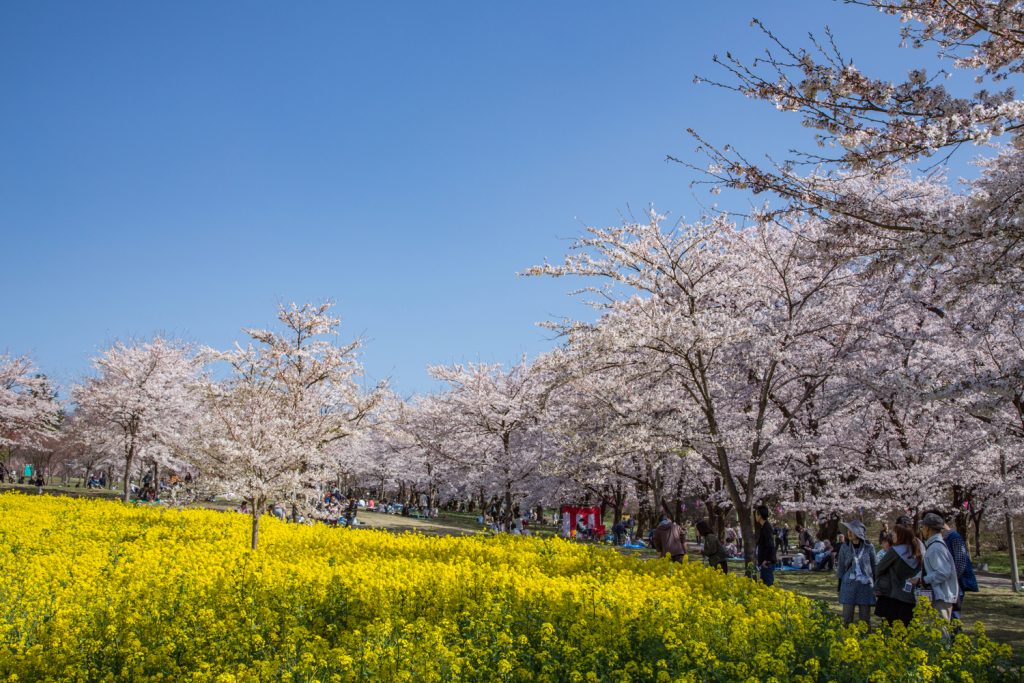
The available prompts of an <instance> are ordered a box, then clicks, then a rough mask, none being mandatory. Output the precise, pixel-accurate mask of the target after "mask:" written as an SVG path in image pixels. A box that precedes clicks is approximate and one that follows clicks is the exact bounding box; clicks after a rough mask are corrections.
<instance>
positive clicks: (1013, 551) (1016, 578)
mask: <svg viewBox="0 0 1024 683" xmlns="http://www.w3.org/2000/svg"><path fill="white" fill-rule="evenodd" d="M1003 515H1004V516H1005V518H1006V543H1007V545H1008V546H1009V550H1010V588H1011V590H1013V592H1014V593H1019V592H1020V571H1019V569H1018V567H1017V541H1016V540H1015V539H1014V533H1013V515H1012V514H1011V512H1010V510H1009V508H1007V510H1006V512H1004V513H1003Z"/></svg>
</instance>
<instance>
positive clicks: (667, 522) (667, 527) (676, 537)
mask: <svg viewBox="0 0 1024 683" xmlns="http://www.w3.org/2000/svg"><path fill="white" fill-rule="evenodd" d="M651 545H652V546H653V547H654V549H655V550H657V551H658V557H665V556H666V555H669V556H671V557H672V561H673V562H682V561H683V556H684V555H686V542H685V541H684V540H683V530H682V529H681V528H680V527H679V525H678V524H676V523H675V522H673V521H672V520H671V519H669V518H668V516H667V515H662V517H661V522H660V523H659V524H658V526H657V527H656V528H655V529H654V533H653V535H652V536H651Z"/></svg>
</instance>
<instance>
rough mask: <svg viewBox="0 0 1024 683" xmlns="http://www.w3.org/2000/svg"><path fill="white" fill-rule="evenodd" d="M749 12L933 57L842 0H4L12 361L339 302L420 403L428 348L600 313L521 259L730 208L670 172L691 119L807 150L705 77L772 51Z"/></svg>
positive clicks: (226, 331) (511, 344)
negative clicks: (737, 58) (526, 275)
mask: <svg viewBox="0 0 1024 683" xmlns="http://www.w3.org/2000/svg"><path fill="white" fill-rule="evenodd" d="M754 16H757V17H758V18H760V19H762V20H764V21H765V23H767V24H768V25H769V26H771V27H773V28H775V29H777V30H778V31H779V32H780V33H781V34H783V35H786V36H788V37H790V38H792V39H793V41H794V42H800V40H801V37H802V36H803V35H805V33H806V32H807V31H817V30H820V28H821V26H822V25H824V24H826V23H828V24H831V25H832V26H833V27H834V28H835V30H836V32H837V34H838V36H839V38H840V41H841V42H842V43H843V44H844V45H845V46H846V47H847V48H848V52H849V53H850V55H851V56H853V57H855V59H856V60H857V62H858V64H859V65H863V68H865V69H869V68H881V69H896V73H899V72H902V71H903V70H904V68H905V67H906V66H909V65H911V64H915V63H918V62H920V61H921V59H922V57H923V55H920V54H918V55H914V54H907V53H906V52H900V51H898V50H896V44H897V42H898V37H897V35H896V30H897V29H898V23H896V22H894V21H893V20H891V19H888V18H885V17H882V16H880V15H877V14H876V13H873V12H870V11H865V10H863V9H857V8H851V7H847V6H844V5H841V4H838V3H833V2H829V1H827V0H813V1H812V0H786V2H773V3H765V2H730V3H689V2H643V3H617V2H582V1H570V2H559V3H549V2H539V1H538V2H516V3H512V2H506V3H496V2H430V3H427V2H418V1H417V2H379V3H354V2H326V1H321V2H307V3H270V2H214V3H210V2H175V3H139V2H95V3H75V2H61V3H58V2H32V3H27V2H26V3H17V2H7V3H3V4H0V89H2V90H0V92H2V96H0V236H2V242H0V244H2V245H3V248H2V251H0V253H2V254H3V258H2V260H0V292H2V305H3V313H2V316H0V350H7V351H9V352H11V353H16V354H20V353H26V352H27V353H31V354H32V355H33V357H34V358H35V359H36V361H37V363H38V365H39V366H40V367H41V368H42V369H43V370H44V371H45V372H47V373H49V374H51V375H52V376H54V377H55V379H56V380H57V381H59V382H61V383H64V384H65V385H66V384H67V383H70V382H72V381H74V380H76V379H77V378H79V377H81V376H82V375H83V374H84V373H86V372H87V371H88V359H89V357H90V356H92V355H94V354H95V353H96V352H97V351H98V350H99V349H100V348H101V347H102V346H104V345H105V344H107V343H109V342H110V341H111V340H113V339H115V338H128V337H147V336H150V335H152V334H154V333H158V332H160V333H165V334H170V335H174V336H179V337H182V338H184V339H187V340H190V341H194V342H199V343H203V344H208V345H212V346H220V347H223V346H227V345H228V344H230V343H231V342H232V341H233V340H235V339H240V338H241V332H240V328H242V327H244V326H267V325H270V324H271V323H272V321H273V315H274V308H275V306H276V304H277V303H278V302H282V301H284V302H288V301H298V302H302V301H321V300H323V299H327V298H329V299H332V300H334V301H336V302H337V304H338V311H339V313H340V315H341V316H342V318H343V333H344V335H346V336H350V335H357V334H358V335H365V337H366V338H367V345H366V351H365V354H364V362H365V365H366V368H367V373H368V375H369V377H371V378H372V379H379V378H383V377H390V378H391V379H392V381H393V383H394V384H395V386H396V387H397V388H398V389H399V390H400V391H402V392H403V393H405V394H408V393H410V392H414V391H425V390H429V389H430V388H431V387H432V383H431V381H430V380H429V378H428V376H427V374H426V371H425V367H426V366H427V365H428V364H431V363H450V362H462V361H486V362H505V363H507V362H513V361H515V360H516V359H517V358H518V356H519V355H520V354H521V353H527V354H530V355H531V356H532V355H534V354H536V353H538V352H539V351H542V350H544V349H547V348H550V347H551V345H552V344H553V342H552V340H551V339H550V338H549V334H548V333H546V332H544V331H542V330H540V329H538V328H537V327H536V326H535V323H536V322H537V321H540V320H544V319H548V318H550V317H559V316H563V315H570V316H579V315H586V313H585V312H584V311H583V309H582V308H581V306H580V304H579V303H576V302H575V301H574V300H572V299H571V298H569V297H568V296H566V293H567V291H568V289H569V286H568V285H567V283H565V282H561V281H557V280H553V281H545V280H536V279H522V278H517V277H516V276H515V273H516V272H517V271H519V270H522V269H524V268H526V267H528V266H530V265H532V264H535V263H539V262H540V261H542V260H543V259H544V258H549V259H552V260H557V259H559V258H560V257H561V255H562V254H563V253H564V252H565V249H566V247H567V246H568V244H569V238H571V237H573V236H575V235H577V234H579V232H580V229H581V226H583V225H591V224H596V225H609V224H615V223H618V222H620V221H621V219H622V217H623V216H625V215H627V214H629V212H631V211H632V212H633V213H634V214H636V215H640V214H642V212H643V211H644V209H645V207H647V206H648V205H650V204H652V203H653V204H654V205H655V206H656V207H657V208H658V209H659V210H661V211H667V212H670V214H671V215H672V216H673V217H675V218H679V217H683V218H694V217H696V216H697V215H698V214H699V213H700V211H701V206H702V204H704V205H707V204H710V203H711V202H712V200H713V198H711V197H708V196H707V195H706V194H702V193H700V192H694V191H693V190H691V188H690V187H689V181H690V179H691V176H690V175H689V173H688V172H687V171H686V170H685V169H684V168H683V167H681V166H679V165H677V164H671V163H667V162H666V161H665V160H664V159H665V156H666V154H673V155H676V156H684V157H687V156H690V155H692V150H693V148H694V143H693V142H692V141H691V140H690V139H689V138H688V137H687V135H686V132H685V131H686V128H687V127H690V126H692V127H694V128H696V129H698V130H700V131H701V132H702V133H704V134H706V135H707V136H708V137H709V138H711V139H712V140H715V141H717V142H721V143H725V142H730V143H732V144H734V145H736V146H737V147H739V148H740V149H742V150H744V151H746V152H748V153H750V154H751V155H753V156H756V155H757V154H761V153H764V152H772V151H774V152H780V151H782V150H784V149H786V148H788V147H790V146H803V147H806V144H807V140H808V137H807V134H806V132H804V131H802V129H801V128H800V126H799V123H798V121H797V120H796V119H795V118H794V117H792V116H786V115H783V114H779V113H777V112H774V111H773V110H772V109H771V108H770V107H768V106H766V105H764V104H760V103H755V102H750V101H746V100H744V99H743V98H740V97H739V96H737V95H735V94H732V93H728V92H724V91H720V90H717V89H714V88H711V87H708V86H699V85H695V84H694V83H693V76H694V75H695V74H697V73H701V74H708V75H717V73H716V71H715V70H714V68H713V65H712V64H711V57H712V55H713V54H715V53H724V52H725V51H727V50H732V51H733V52H735V53H738V54H741V55H749V54H753V52H754V51H756V50H757V49H759V48H762V47H764V45H765V42H764V41H763V39H762V38H761V36H760V35H759V34H758V33H757V32H755V30H754V29H751V28H750V27H749V25H748V24H749V21H750V19H751V18H752V17H754ZM729 208H736V207H729ZM739 208H741V209H742V208H743V207H742V206H740V207H739Z"/></svg>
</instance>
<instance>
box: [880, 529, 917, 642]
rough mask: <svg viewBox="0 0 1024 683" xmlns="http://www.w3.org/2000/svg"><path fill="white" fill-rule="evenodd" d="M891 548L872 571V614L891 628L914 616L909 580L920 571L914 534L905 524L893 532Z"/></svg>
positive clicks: (912, 594) (914, 600) (914, 601)
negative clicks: (873, 594)
mask: <svg viewBox="0 0 1024 683" xmlns="http://www.w3.org/2000/svg"><path fill="white" fill-rule="evenodd" d="M893 536H894V538H893V541H894V543H893V546H892V549H891V550H890V551H889V552H887V553H886V554H885V556H884V557H883V558H882V560H881V561H880V562H879V563H878V566H877V567H876V568H875V573H876V576H877V580H876V581H875V595H876V596H878V602H877V603H876V607H875V614H876V615H878V616H879V617H881V618H883V619H885V620H886V621H887V622H889V623H890V624H892V623H893V622H894V621H897V620H899V621H902V622H903V623H904V624H909V623H910V620H911V619H912V618H913V616H914V605H915V604H916V603H917V598H915V597H914V587H913V586H912V585H911V583H910V579H911V578H913V577H914V576H916V575H917V573H918V572H919V571H921V546H920V544H918V542H917V537H916V536H915V534H914V530H913V529H912V528H911V527H910V526H909V525H906V524H897V525H896V526H895V528H894V529H893Z"/></svg>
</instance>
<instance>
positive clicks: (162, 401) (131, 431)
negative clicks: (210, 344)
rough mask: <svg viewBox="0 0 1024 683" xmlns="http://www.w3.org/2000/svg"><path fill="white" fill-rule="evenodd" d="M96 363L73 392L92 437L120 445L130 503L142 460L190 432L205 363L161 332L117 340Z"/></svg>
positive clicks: (164, 451)
mask: <svg viewBox="0 0 1024 683" xmlns="http://www.w3.org/2000/svg"><path fill="white" fill-rule="evenodd" d="M93 368H94V369H95V371H96V375H95V376H93V377H90V378H88V379H86V380H85V381H84V382H83V383H82V384H80V385H78V386H76V387H74V388H73V390H72V392H71V397H72V400H73V401H74V403H75V405H76V416H77V418H78V419H79V420H81V421H82V424H83V427H86V426H87V427H86V428H87V429H90V430H95V433H94V434H93V435H92V436H91V437H89V438H91V439H93V440H97V441H102V442H105V443H114V444H116V446H117V450H118V452H119V453H120V455H121V464H122V466H123V468H124V470H123V475H122V483H123V485H124V491H123V499H124V501H125V502H128V500H129V498H130V497H131V481H130V479H131V475H132V468H133V467H134V466H135V465H136V464H137V463H138V461H139V460H140V459H142V458H148V459H150V460H152V461H154V462H156V461H158V460H159V459H161V458H165V457H167V456H168V455H169V454H171V453H172V452H173V451H174V450H175V448H176V444H177V443H178V442H179V440H180V439H181V438H183V437H184V436H186V435H187V433H188V429H187V425H188V423H189V421H190V420H191V418H192V416H193V415H194V409H195V401H194V394H193V392H192V391H191V389H192V386H193V384H194V383H195V382H196V380H197V378H198V373H199V370H200V366H199V363H198V360H197V359H196V357H195V355H194V354H193V353H192V352H191V351H190V349H189V348H188V347H186V346H184V345H181V344H179V343H176V342H173V341H169V340H166V339H163V338H161V337H156V338H154V339H153V340H152V341H146V342H137V343H125V342H117V343H115V344H113V345H111V346H110V347H109V348H107V349H106V350H104V351H103V352H102V353H101V354H100V355H99V356H97V357H96V358H95V359H93Z"/></svg>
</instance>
